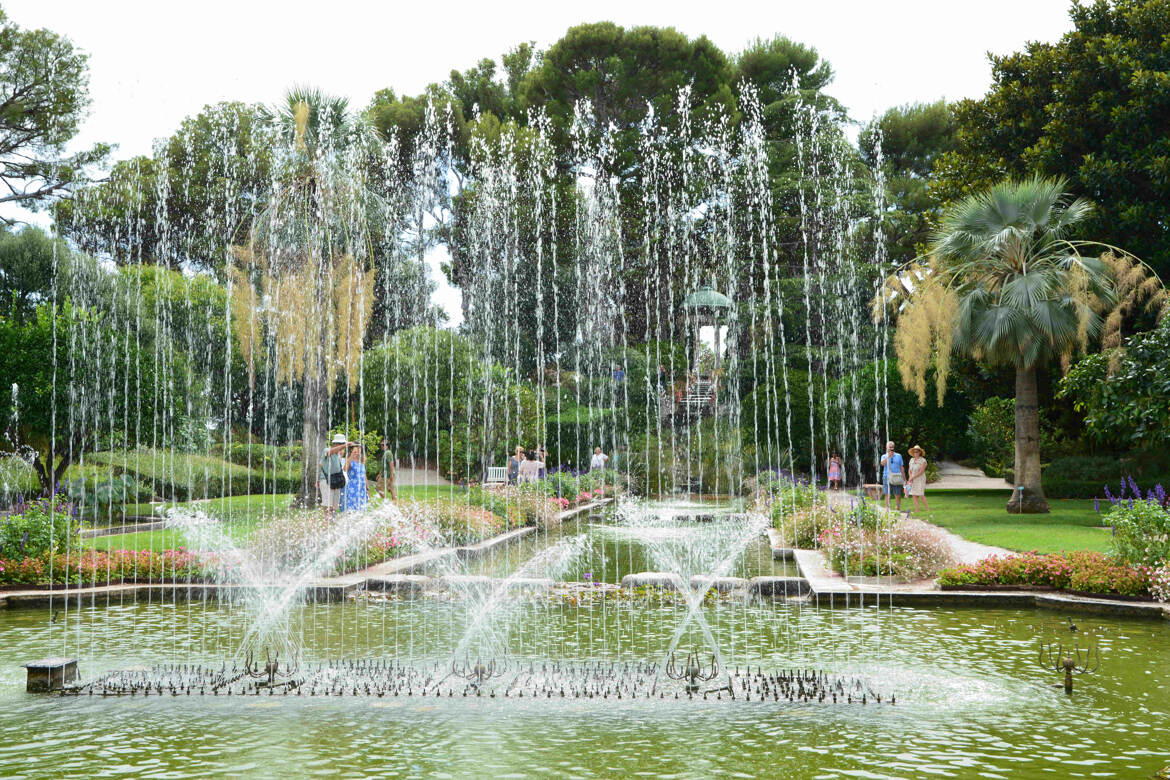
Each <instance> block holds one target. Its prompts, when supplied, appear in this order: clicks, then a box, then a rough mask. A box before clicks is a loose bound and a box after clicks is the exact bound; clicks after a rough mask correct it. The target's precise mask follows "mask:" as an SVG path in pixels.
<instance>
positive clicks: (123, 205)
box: [54, 102, 276, 279]
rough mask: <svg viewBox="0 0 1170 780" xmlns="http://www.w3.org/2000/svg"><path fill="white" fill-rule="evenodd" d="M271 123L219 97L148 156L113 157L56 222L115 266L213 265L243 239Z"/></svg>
mask: <svg viewBox="0 0 1170 780" xmlns="http://www.w3.org/2000/svg"><path fill="white" fill-rule="evenodd" d="M274 148H276V145H275V144H274V138H273V136H272V127H271V124H270V123H269V122H268V121H267V119H266V117H265V115H264V111H263V109H262V107H261V106H258V105H250V104H245V103H228V102H225V103H217V104H215V105H210V106H205V107H204V108H203V110H202V111H200V112H199V113H198V114H196V115H194V116H191V117H187V118H186V119H184V120H183V123H182V124H181V125H180V126H179V129H178V130H177V131H175V133H174V134H173V135H172V136H171V137H170V138H168V139H166V140H165V141H164V142H162V143H161V144H159V145H158V147H157V148H156V151H155V153H154V154H153V155H151V156H138V157H133V158H131V159H129V160H122V161H120V162H118V163H115V164H114V166H113V168H112V169H111V171H110V173H109V176H108V177H106V179H105V180H104V181H102V182H99V183H95V184H92V185H90V186H87V187H85V188H83V189H81V190H80V191H79V192H78V194H77V197H76V198H73V199H70V200H66V201H62V202H60V203H59V204H58V205H57V207H56V209H55V212H54V217H55V219H56V224H57V229H58V230H60V231H61V233H62V234H63V235H65V236H67V237H68V238H69V239H70V240H71V241H72V242H73V243H74V244H75V245H76V246H77V247H78V248H80V249H81V250H83V251H85V252H89V253H92V254H97V255H104V256H107V257H109V258H110V259H112V260H113V261H114V262H116V263H119V264H131V263H143V262H146V263H153V264H156V265H162V266H165V267H167V268H186V269H196V270H200V271H211V272H213V273H216V274H217V275H219V277H220V278H221V279H223V278H224V277H223V274H224V266H225V265H226V263H227V260H228V247H230V246H232V245H233V244H241V243H244V242H245V241H246V240H247V236H248V232H249V230H250V229H251V226H252V221H253V220H254V219H255V218H256V215H257V214H259V213H260V211H261V210H262V209H263V208H264V206H265V204H266V203H267V202H268V198H269V195H270V190H271V185H272V182H271V179H272V165H273V160H272V154H273V150H274Z"/></svg>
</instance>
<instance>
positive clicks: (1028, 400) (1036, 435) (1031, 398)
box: [1007, 368, 1048, 514]
mask: <svg viewBox="0 0 1170 780" xmlns="http://www.w3.org/2000/svg"><path fill="white" fill-rule="evenodd" d="M1015 477H1016V489H1015V490H1013V491H1012V497H1011V498H1010V499H1008V504H1007V511H1008V512H1009V513H1011V514H1043V513H1047V512H1048V501H1047V500H1045V498H1044V489H1043V488H1042V487H1041V486H1040V407H1039V401H1038V398H1037V393H1036V369H1035V368H1027V369H1024V368H1017V369H1016V467H1015Z"/></svg>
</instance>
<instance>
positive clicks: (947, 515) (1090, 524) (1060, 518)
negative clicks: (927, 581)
mask: <svg viewBox="0 0 1170 780" xmlns="http://www.w3.org/2000/svg"><path fill="white" fill-rule="evenodd" d="M1008 495H1009V492H1008V491H1006V490H935V491H931V490H930V489H929V488H928V489H927V494H926V499H927V501H929V502H930V510H931V511H929V512H924V513H916V514H915V516H916V517H921V518H922V519H924V520H929V521H930V522H932V523H934V524H936V525H941V526H943V527H945V528H949V529H950V530H952V531H954V532H955V533H957V534H959V535H960V536H962V537H963V538H964V539H969V540H970V541H972V542H978V543H980V544H990V545H994V546H996V547H1006V548H1007V549H1009V550H1020V551H1029V550H1036V551H1039V552H1042V553H1049V552H1060V551H1061V550H1097V551H1099V552H1108V551H1109V549H1110V543H1111V541H1112V539H1113V537H1112V534H1111V532H1110V530H1109V529H1108V528H1102V527H1101V526H1102V525H1103V524H1104V523H1105V516H1104V514H1098V513H1097V512H1096V511H1094V509H1093V501H1092V500H1091V499H1049V500H1048V505H1049V507H1050V508H1051V510H1052V511H1051V512H1049V513H1048V514H1046V515H1009V514H1008V513H1007V512H1006V511H1004V506H1005V505H1006V504H1007V499H1008ZM912 506H913V503H912V502H911V501H910V500H909V499H903V500H902V508H903V509H907V508H910V507H912Z"/></svg>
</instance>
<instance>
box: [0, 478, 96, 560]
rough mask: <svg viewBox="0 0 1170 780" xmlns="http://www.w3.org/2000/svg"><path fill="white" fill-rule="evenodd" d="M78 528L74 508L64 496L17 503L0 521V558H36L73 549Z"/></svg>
mask: <svg viewBox="0 0 1170 780" xmlns="http://www.w3.org/2000/svg"><path fill="white" fill-rule="evenodd" d="M79 529H80V526H79V524H78V522H77V517H76V510H75V507H74V505H73V504H72V503H71V502H70V501H69V500H68V499H67V497H66V496H63V495H61V494H57V495H55V496H52V497H49V498H38V499H34V500H33V501H29V502H27V503H24V504H17V505H16V506H14V507H13V508H12V512H11V513H10V514H9V515H7V516H6V517H4V518H0V557H4V558H10V559H17V560H19V559H23V558H40V557H44V556H46V555H50V554H52V553H55V552H57V551H60V550H66V549H69V548H76V547H77V544H78V538H79V537H78V531H79Z"/></svg>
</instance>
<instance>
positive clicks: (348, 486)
mask: <svg viewBox="0 0 1170 780" xmlns="http://www.w3.org/2000/svg"><path fill="white" fill-rule="evenodd" d="M345 476H346V483H345V489H344V491H343V492H342V494H341V511H342V512H354V511H357V510H361V509H365V508H366V505H367V504H369V503H370V493H369V488H368V487H367V486H366V459H365V456H364V453H363V452H362V445H360V444H351V445H350V447H349V457H348V458H346V459H345Z"/></svg>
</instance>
